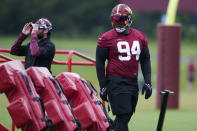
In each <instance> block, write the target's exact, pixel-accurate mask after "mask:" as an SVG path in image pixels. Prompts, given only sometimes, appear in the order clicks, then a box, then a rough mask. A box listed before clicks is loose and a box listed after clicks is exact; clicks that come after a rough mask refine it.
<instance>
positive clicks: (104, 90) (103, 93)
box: [100, 87, 108, 101]
mask: <svg viewBox="0 0 197 131" xmlns="http://www.w3.org/2000/svg"><path fill="white" fill-rule="evenodd" d="M100 97H101V99H102V100H104V101H108V100H107V88H106V87H104V88H101V89H100Z"/></svg>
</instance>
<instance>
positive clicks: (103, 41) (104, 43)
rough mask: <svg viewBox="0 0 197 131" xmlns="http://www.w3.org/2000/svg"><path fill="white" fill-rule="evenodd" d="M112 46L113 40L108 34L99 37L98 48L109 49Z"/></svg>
mask: <svg viewBox="0 0 197 131" xmlns="http://www.w3.org/2000/svg"><path fill="white" fill-rule="evenodd" d="M111 44H112V38H111V37H109V36H108V35H107V34H105V33H104V34H102V35H100V36H98V46H99V47H101V48H104V49H109V48H110V47H111Z"/></svg>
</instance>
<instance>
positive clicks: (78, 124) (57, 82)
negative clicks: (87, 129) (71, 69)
mask: <svg viewBox="0 0 197 131" xmlns="http://www.w3.org/2000/svg"><path fill="white" fill-rule="evenodd" d="M50 80H51V81H52V82H53V84H54V86H55V88H56V89H57V90H58V91H57V92H60V95H61V92H62V93H63V94H64V96H65V97H66V94H65V92H64V90H63V87H62V85H61V84H60V82H59V81H58V79H53V78H50ZM63 104H67V105H68V107H69V109H70V111H71V113H72V115H73V117H74V120H72V121H73V122H75V123H76V124H77V128H76V129H75V131H81V130H82V127H81V123H80V121H79V120H78V119H77V117H76V116H75V114H74V111H73V108H72V105H71V103H69V102H68V101H67V100H64V101H63Z"/></svg>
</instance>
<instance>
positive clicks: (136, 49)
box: [117, 41, 141, 61]
mask: <svg viewBox="0 0 197 131" xmlns="http://www.w3.org/2000/svg"><path fill="white" fill-rule="evenodd" d="M117 47H118V52H119V53H121V54H122V53H126V56H123V55H119V56H118V59H119V60H121V61H129V60H130V59H131V54H132V55H136V60H137V61H138V60H139V57H140V53H141V51H140V44H139V41H133V44H132V47H131V50H130V46H129V43H128V42H127V41H119V42H118V43H117Z"/></svg>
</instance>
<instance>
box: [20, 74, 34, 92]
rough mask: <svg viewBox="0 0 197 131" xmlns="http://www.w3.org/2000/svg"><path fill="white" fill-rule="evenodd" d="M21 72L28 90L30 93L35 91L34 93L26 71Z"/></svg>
mask: <svg viewBox="0 0 197 131" xmlns="http://www.w3.org/2000/svg"><path fill="white" fill-rule="evenodd" d="M19 73H20V75H21V76H22V77H23V79H24V80H25V84H26V86H27V90H28V92H29V94H30V95H32V94H33V93H32V90H31V87H30V85H29V81H28V78H27V76H26V75H25V74H24V73H22V72H19Z"/></svg>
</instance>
